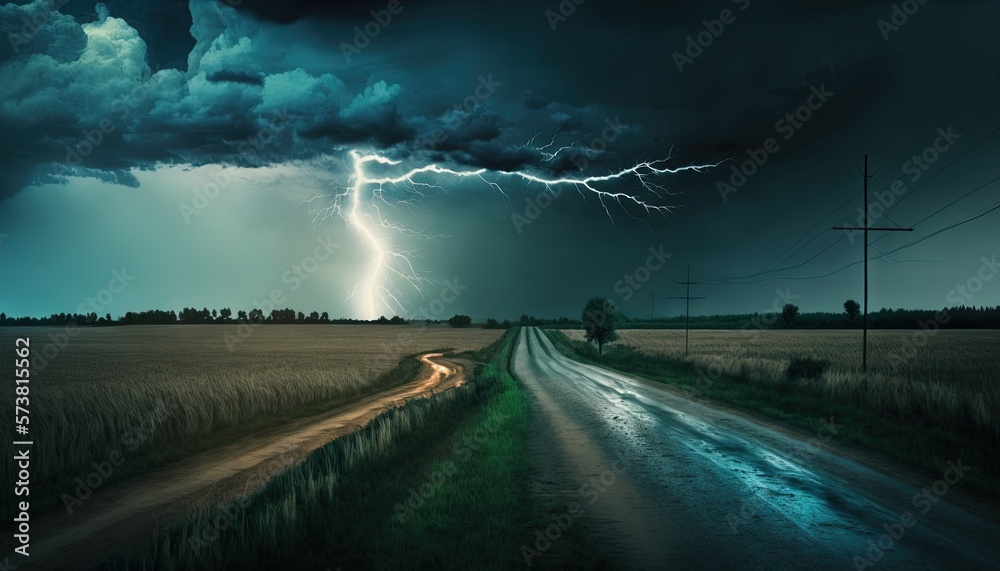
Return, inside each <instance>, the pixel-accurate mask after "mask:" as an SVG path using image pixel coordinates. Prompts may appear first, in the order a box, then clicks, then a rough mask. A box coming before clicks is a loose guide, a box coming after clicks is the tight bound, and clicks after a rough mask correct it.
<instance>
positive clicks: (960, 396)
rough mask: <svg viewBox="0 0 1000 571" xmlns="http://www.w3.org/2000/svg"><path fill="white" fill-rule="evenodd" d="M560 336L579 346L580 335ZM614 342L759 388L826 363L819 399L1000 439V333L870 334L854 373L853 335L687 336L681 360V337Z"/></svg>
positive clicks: (857, 345)
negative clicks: (807, 362)
mask: <svg viewBox="0 0 1000 571" xmlns="http://www.w3.org/2000/svg"><path fill="white" fill-rule="evenodd" d="M563 333H564V334H566V335H567V337H568V338H569V339H573V340H582V332H580V331H564V332H563ZM619 335H620V337H621V342H620V344H621V345H626V346H631V347H633V348H634V349H635V350H637V351H639V352H642V353H645V354H648V355H653V356H664V357H668V358H673V359H683V360H685V361H687V362H688V363H691V364H692V365H693V366H695V368H697V369H699V370H701V371H706V372H712V373H713V374H725V375H728V376H731V377H736V378H740V379H744V380H746V381H747V382H753V383H761V384H764V385H778V384H783V383H785V381H786V378H787V370H788V366H789V364H790V363H791V362H792V361H793V360H795V359H796V358H799V357H803V356H806V355H814V356H816V357H818V358H820V359H823V360H825V361H828V362H829V363H830V366H829V367H828V368H827V369H826V370H825V371H824V372H823V373H822V374H820V375H819V377H818V378H816V379H812V380H810V383H811V384H812V385H813V386H814V387H816V388H817V389H818V390H820V391H822V393H823V395H825V396H826V397H829V398H832V399H837V400H839V401H842V402H847V403H851V404H855V405H857V406H860V407H863V408H865V409H867V410H871V411H873V412H875V413H877V414H881V415H884V416H888V417H893V418H901V419H905V420H912V419H924V420H925V421H926V422H930V423H933V424H936V425H939V426H942V427H945V428H947V429H952V430H956V431H959V432H963V433H978V434H982V435H984V436H986V437H989V438H993V439H1000V367H997V366H996V359H997V355H1000V333H998V332H995V331H947V330H946V331H940V332H938V333H937V334H936V335H933V336H929V337H926V336H921V334H920V333H915V332H913V331H877V332H873V334H872V343H871V347H870V357H869V372H868V373H862V372H861V370H860V364H859V362H860V355H861V340H860V337H859V335H858V332H856V331H759V332H746V331H693V332H692V335H691V347H692V354H691V355H690V356H688V357H686V358H685V357H684V354H683V353H684V349H683V332H677V331H668V330H641V331H639V330H624V331H620V332H619ZM921 338H922V339H923V340H924V341H923V343H921V345H920V346H919V347H918V345H917V344H918V341H917V339H921ZM911 349H913V350H915V351H912V350H911ZM910 353H914V354H913V355H912V356H910V357H906V355H909V354H910Z"/></svg>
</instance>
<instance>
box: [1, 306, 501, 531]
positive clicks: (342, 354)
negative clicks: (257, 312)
mask: <svg viewBox="0 0 1000 571" xmlns="http://www.w3.org/2000/svg"><path fill="white" fill-rule="evenodd" d="M48 331H51V329H50V328H34V327H30V328H2V329H0V344H7V345H8V346H10V347H13V338H14V337H16V336H30V337H31V338H32V340H33V341H32V345H33V347H34V349H33V351H36V352H37V351H40V350H41V348H42V346H44V343H45V341H46V340H47V339H48V338H47V337H46V335H45V334H46V333H47V332H48ZM234 331H235V326H225V325H218V326H138V327H111V328H92V329H83V330H82V331H81V333H80V335H79V336H78V337H76V338H74V339H73V340H72V341H71V342H70V343H69V344H68V345H67V346H66V347H65V348H63V349H62V350H60V352H59V354H58V356H57V357H56V358H55V359H51V360H50V362H48V363H47V364H46V366H45V367H44V369H39V368H35V369H33V370H32V376H31V384H30V387H31V425H30V426H31V434H32V435H33V437H34V439H35V440H36V442H37V443H38V446H36V447H35V449H34V450H33V458H32V469H33V474H32V486H33V489H32V491H33V492H36V493H35V495H36V496H37V497H38V498H39V500H38V501H37V502H33V503H32V505H33V508H34V509H35V510H36V513H38V510H45V509H50V508H52V507H54V506H55V505H58V501H57V498H58V497H59V496H60V495H61V493H63V492H67V491H70V490H72V489H73V487H74V486H75V484H73V481H74V478H77V477H81V478H82V477H85V476H86V474H88V473H90V472H91V471H92V470H93V467H92V463H95V462H96V463H100V462H103V461H105V460H107V459H108V457H109V455H110V454H111V453H112V452H113V451H118V452H119V453H120V454H121V455H122V456H123V457H124V458H125V460H126V462H125V463H124V464H122V465H121V466H120V467H118V468H117V469H116V470H115V472H114V473H113V474H112V481H117V480H120V479H121V478H123V477H127V476H128V475H131V474H134V473H138V472H141V471H143V470H145V469H148V468H150V467H153V466H155V465H159V464H161V463H162V462H164V461H169V460H171V459H176V458H178V457H180V456H182V455H183V454H185V453H187V452H190V451H194V450H199V449H204V448H206V447H208V446H210V445H211V444H212V443H213V442H215V441H216V440H219V439H222V440H224V439H225V438H227V437H231V436H233V435H234V434H235V432H236V431H237V430H238V431H239V432H241V433H245V432H248V431H252V430H255V429H258V428H262V427H264V426H266V425H268V424H273V423H277V422H281V421H284V420H287V419H290V418H295V417H300V416H306V415H309V414H314V413H318V412H321V411H323V410H326V409H328V408H329V407H331V406H334V405H336V404H338V403H342V402H346V401H348V400H350V399H353V398H355V397H357V396H359V395H362V394H368V393H371V392H374V391H377V390H379V389H381V388H385V387H388V386H391V385H394V384H397V383H400V382H403V381H406V380H408V379H412V378H413V377H415V376H416V374H417V372H418V370H419V367H420V366H419V364H418V363H417V362H416V360H414V359H404V360H403V362H402V365H400V358H401V357H402V356H403V355H406V354H414V353H417V352H423V351H429V350H438V349H442V348H458V349H463V350H467V349H475V348H479V347H482V346H484V345H486V344H488V343H490V342H492V341H493V340H495V339H496V338H497V337H498V336H499V335H500V332H492V331H491V332H483V331H482V330H465V331H460V332H459V331H456V330H454V329H451V328H430V329H424V328H421V327H409V326H401V327H395V326H365V325H323V326H266V327H260V328H258V329H257V330H254V332H253V333H252V334H251V335H250V336H249V337H246V338H244V339H243V341H242V342H241V343H239V344H237V345H235V346H234V351H232V352H230V351H228V349H227V346H226V343H225V341H224V338H223V334H224V333H230V334H232V333H234ZM8 341H10V342H9V343H7V342H8ZM11 355H12V354H11V353H10V352H6V353H4V357H3V359H0V365H2V364H3V363H4V362H7V361H6V360H7V359H9V358H10V357H11ZM8 369H9V370H10V369H13V363H10V366H9V367H8ZM0 403H10V408H11V409H13V390H11V391H6V392H5V393H4V394H3V395H0ZM213 439H214V440H213ZM10 447H11V443H10V440H9V439H8V440H5V441H4V442H3V443H2V444H0V454H4V455H6V457H10V454H11V448H10ZM11 466H12V465H10V464H9V463H8V467H7V468H5V470H12V469H13V468H12V467H11ZM8 473H10V472H8Z"/></svg>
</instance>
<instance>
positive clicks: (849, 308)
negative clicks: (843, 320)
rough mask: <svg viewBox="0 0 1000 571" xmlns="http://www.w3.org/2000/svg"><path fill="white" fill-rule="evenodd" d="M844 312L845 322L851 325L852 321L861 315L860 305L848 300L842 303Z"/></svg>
mask: <svg viewBox="0 0 1000 571" xmlns="http://www.w3.org/2000/svg"><path fill="white" fill-rule="evenodd" d="M844 311H846V312H847V321H848V322H849V323H851V324H852V325H853V324H854V320H855V319H856V318H857V317H858V314H860V313H861V304H859V303H858V302H856V301H854V300H853V299H849V300H847V301H845V302H844Z"/></svg>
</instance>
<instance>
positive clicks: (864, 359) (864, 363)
mask: <svg viewBox="0 0 1000 571" xmlns="http://www.w3.org/2000/svg"><path fill="white" fill-rule="evenodd" d="M862 176H863V177H864V184H865V198H864V204H862V207H863V209H864V220H865V225H864V227H863V228H852V227H845V226H834V227H833V229H834V230H864V232H865V238H864V240H865V241H864V245H863V249H864V253H865V310H864V311H865V315H864V320H863V321H862V328H863V330H864V332H863V333H862V337H861V339H862V341H861V371H862V372H863V373H867V372H868V231H869V230H878V231H880V232H913V228H872V227H871V226H869V225H868V179H870V178H871V176H869V175H868V155H865V172H864V174H863V175H862Z"/></svg>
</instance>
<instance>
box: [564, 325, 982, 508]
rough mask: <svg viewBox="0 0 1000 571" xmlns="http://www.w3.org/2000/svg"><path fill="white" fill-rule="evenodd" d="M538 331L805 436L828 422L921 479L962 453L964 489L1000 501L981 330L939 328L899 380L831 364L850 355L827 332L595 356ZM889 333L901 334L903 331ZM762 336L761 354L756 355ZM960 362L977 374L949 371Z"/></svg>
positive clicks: (840, 436) (625, 335)
mask: <svg viewBox="0 0 1000 571" xmlns="http://www.w3.org/2000/svg"><path fill="white" fill-rule="evenodd" d="M545 333H546V334H547V335H548V336H549V338H550V339H551V340H552V342H553V344H554V345H555V346H556V348H557V349H558V350H559V351H560V352H561V353H562V354H564V355H566V356H568V357H570V358H573V359H576V360H579V361H583V362H586V363H590V364H595V365H600V366H603V367H608V368H611V369H615V370H617V371H620V372H623V373H628V374H633V375H636V376H640V377H643V378H646V379H650V380H653V381H658V382H663V383H667V384H670V385H673V386H675V387H677V388H680V389H682V390H685V391H688V392H689V393H691V394H693V395H694V396H698V397H704V398H706V399H709V400H714V401H718V402H720V403H724V404H726V405H730V406H732V407H734V408H738V409H742V410H745V411H749V412H752V413H756V414H759V415H762V416H764V417H767V418H768V419H771V420H774V421H778V422H781V423H784V424H787V425H789V426H793V427H796V428H799V429H802V430H805V431H807V432H809V433H810V434H812V435H816V434H818V433H819V432H820V431H821V429H823V428H824V427H825V426H826V427H828V426H830V425H831V424H833V425H835V426H836V430H837V432H836V435H835V437H834V442H835V443H836V444H838V445H845V446H853V447H856V448H860V449H865V450H869V451H874V452H878V453H881V454H884V455H886V456H888V457H891V458H893V459H895V460H897V461H899V462H901V463H903V464H905V465H908V466H910V467H912V468H914V469H916V470H919V471H921V472H924V473H926V474H928V475H932V476H933V475H939V474H941V472H942V470H944V469H945V467H946V462H947V461H949V460H957V459H959V458H960V459H961V460H962V461H963V463H964V464H967V465H970V466H972V467H973V470H972V471H971V472H970V473H969V475H968V476H967V479H965V480H963V487H965V488H967V489H968V490H970V491H975V492H980V493H983V494H986V495H989V496H992V497H995V498H996V497H1000V455H998V454H997V453H996V450H997V447H998V445H1000V430H998V422H1000V418H998V411H1000V383H998V382H997V379H996V375H997V373H996V371H995V369H994V368H991V365H990V364H989V362H990V361H992V359H991V357H990V355H995V354H996V352H995V347H994V350H993V351H987V352H983V346H984V344H986V345H988V344H989V343H994V344H995V343H996V341H997V338H992V339H991V338H989V337H988V336H989V333H987V332H981V333H978V334H973V333H971V332H970V333H969V334H968V335H963V333H964V332H942V333H941V334H940V335H938V336H937V337H935V338H933V339H931V341H933V342H934V344H929V346H928V347H926V348H922V349H921V354H920V356H919V357H916V358H915V359H916V360H917V361H918V362H920V361H924V360H927V361H930V362H934V363H935V364H936V366H935V367H933V368H931V369H930V370H928V369H927V368H925V369H923V371H922V372H920V370H919V365H917V366H912V365H911V366H912V368H909V367H908V365H907V363H910V362H911V361H913V360H914V358H911V359H906V360H904V361H903V362H902V363H901V364H899V365H898V367H900V369H899V370H900V371H902V370H908V371H909V374H905V375H904V374H901V373H900V372H897V373H896V374H895V375H894V374H889V373H884V372H875V373H869V374H867V375H865V374H862V373H860V372H859V371H853V370H850V366H849V365H845V366H843V367H842V366H839V364H840V363H844V362H847V361H849V357H848V355H846V354H841V353H837V352H834V351H833V350H832V349H831V347H837V346H842V347H845V346H846V345H840V344H838V343H836V342H834V341H836V339H834V340H833V341H831V339H830V334H829V333H819V332H769V331H767V332H761V334H762V336H761V337H760V338H754V339H755V341H754V342H753V343H751V342H750V339H751V338H752V337H751V334H748V333H745V332H744V333H741V332H739V331H729V332H704V333H701V332H700V333H699V336H698V338H697V339H698V341H697V343H698V347H699V349H698V350H697V351H693V352H692V353H693V354H691V355H689V356H687V357H685V356H684V350H683V347H684V338H683V337H684V335H683V332H668V331H629V330H624V331H618V334H619V335H620V337H621V339H622V342H621V343H613V344H610V345H607V346H605V347H604V350H603V355H601V354H599V352H598V349H597V348H596V347H595V346H594V345H593V344H591V343H587V342H585V341H584V340H583V338H584V332H582V331H565V332H560V331H551V330H549V331H546V332H545ZM568 335H569V336H568ZM667 335H671V336H672V337H670V339H669V340H668V339H667V338H666V336H667ZM741 335H742V337H741ZM896 335H897V339H900V340H901V339H902V338H903V337H902V336H903V335H905V334H904V333H902V332H899V333H897V334H896ZM911 335H912V334H911ZM974 335H975V336H974ZM709 336H711V337H709ZM762 343H763V344H765V345H766V347H767V348H768V350H769V351H770V352H771V353H770V354H768V355H766V356H765V355H761V354H758V352H760V351H764V349H762V348H761V346H760V344H762ZM693 344H694V337H693V338H692V346H694V345H693ZM734 347H735V350H734ZM796 354H798V355H801V357H798V356H796ZM851 357H854V358H857V356H856V354H855V353H853V352H852V354H851ZM870 365H871V363H870ZM970 368H971V370H973V371H975V374H967V375H962V374H960V373H959V374H956V373H955V371H956V370H959V371H961V370H966V371H968V370H970ZM875 370H878V369H877V365H876V368H875ZM935 370H943V371H947V374H946V375H935V374H934V372H933V371H935Z"/></svg>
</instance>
